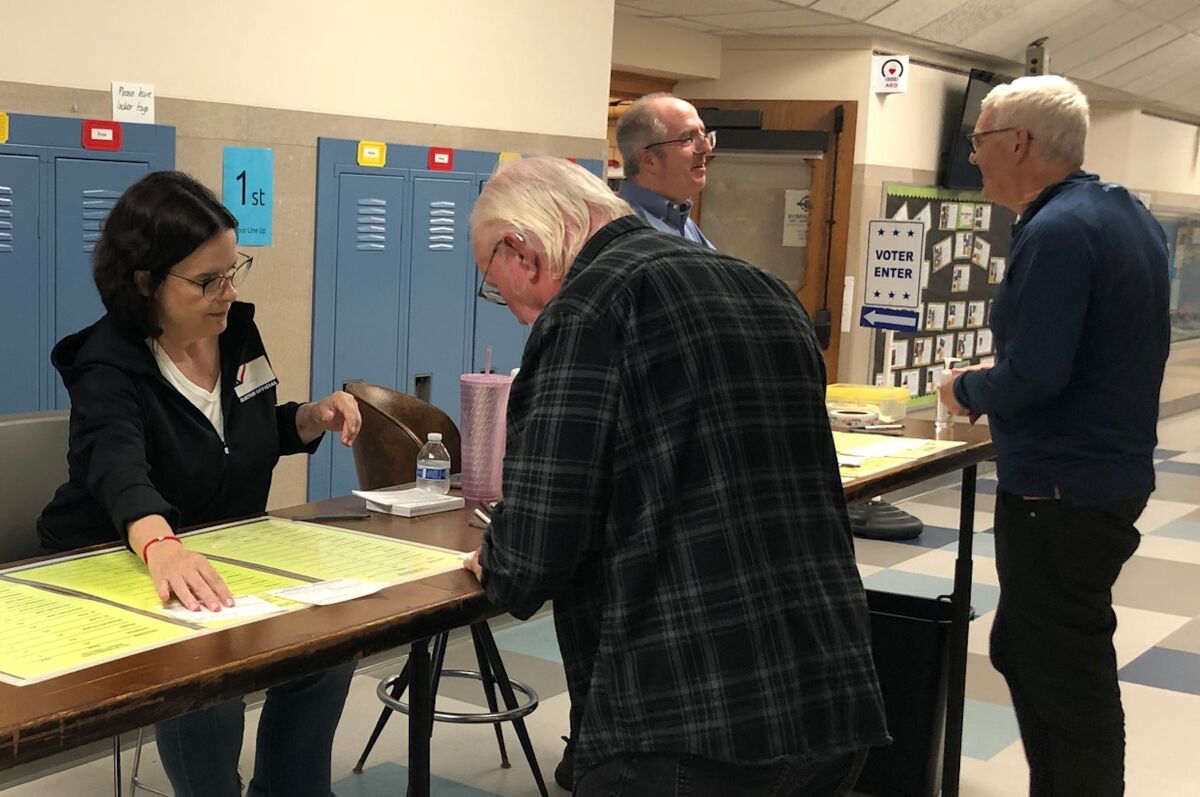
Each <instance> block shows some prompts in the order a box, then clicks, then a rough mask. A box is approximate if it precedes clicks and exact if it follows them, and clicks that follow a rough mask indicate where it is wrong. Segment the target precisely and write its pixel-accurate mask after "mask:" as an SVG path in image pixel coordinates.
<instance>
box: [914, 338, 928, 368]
mask: <svg viewBox="0 0 1200 797" xmlns="http://www.w3.org/2000/svg"><path fill="white" fill-rule="evenodd" d="M932 360H933V339H932V338H914V339H913V350H912V364H913V365H929V363H930V362H932Z"/></svg>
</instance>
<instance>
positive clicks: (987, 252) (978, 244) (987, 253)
mask: <svg viewBox="0 0 1200 797" xmlns="http://www.w3.org/2000/svg"><path fill="white" fill-rule="evenodd" d="M991 254H992V245H991V244H990V243H988V242H987V241H986V240H984V237H983V236H982V235H976V236H975V247H974V249H972V251H971V262H972V263H974V264H975V265H977V266H979V267H980V268H987V267H988V258H989V257H991Z"/></svg>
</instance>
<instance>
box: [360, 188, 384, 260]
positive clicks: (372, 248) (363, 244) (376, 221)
mask: <svg viewBox="0 0 1200 797" xmlns="http://www.w3.org/2000/svg"><path fill="white" fill-rule="evenodd" d="M387 204H388V202H387V200H386V199H372V198H367V199H360V200H358V219H357V224H358V226H357V228H356V229H355V231H354V235H355V238H354V240H355V248H356V249H357V250H358V251H360V252H382V251H383V250H384V249H385V248H387V236H388V218H387Z"/></svg>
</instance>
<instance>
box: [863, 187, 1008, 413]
mask: <svg viewBox="0 0 1200 797" xmlns="http://www.w3.org/2000/svg"><path fill="white" fill-rule="evenodd" d="M883 193H884V195H883V204H884V217H885V218H887V219H891V220H894V221H920V222H922V223H923V224H924V225H925V252H924V257H923V259H922V262H921V302H920V304H919V306H918V308H917V309H918V312H919V314H920V315H919V325H918V328H917V331H916V332H895V333H893V338H892V345H891V347H890V349H889V348H888V347H887V346H886V339H885V338H886V336H885V333H884V331H883V330H877V331H876V333H875V335H874V341H873V346H872V352H873V353H872V358H871V374H870V376H871V381H872V383H873V384H876V385H882V384H884V358H885V357H887V358H889V359H890V360H891V364H892V379H891V384H892V385H893V386H896V387H905V388H908V394H909V397H910V406H924V405H926V404H930V403H932V402H933V401H935V400H936V397H935V395H934V394H935V390H934V378H935V375H936V373H937V370H938V368H944V367H946V363H947V362H953V363H957V364H960V365H961V364H964V363H970V364H975V363H989V362H991V359H992V357H993V346H994V344H993V341H992V330H991V328H990V326H989V322H990V320H991V311H992V300H993V299H994V298H995V296H996V291H997V290H999V288H1000V283H1001V282H1002V281H1003V280H1004V272H1005V270H1006V268H1007V267H1008V255H1009V248H1010V245H1011V242H1012V225H1013V222H1014V221H1015V220H1016V217H1015V215H1014V214H1013V212H1012V211H1011V210H1008V209H1007V208H1004V207H1001V206H999V205H995V204H993V203H991V202H988V201H987V200H986V199H984V198H983V195H982V194H980V193H978V192H974V191H948V190H945V189H940V188H926V187H921V186H910V185H899V184H890V183H889V184H885V186H884V192H883Z"/></svg>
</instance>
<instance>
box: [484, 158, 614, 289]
mask: <svg viewBox="0 0 1200 797" xmlns="http://www.w3.org/2000/svg"><path fill="white" fill-rule="evenodd" d="M632 214H633V209H632V208H630V207H629V203H627V202H626V201H625V200H623V199H621V198H620V197H619V196H617V195H616V194H614V193H613V191H612V189H611V188H609V187H608V186H607V185H606V184H605V183H604V181H603V180H601V179H600V178H599V177H597V176H596V175H594V174H592V173H591V172H589V171H588V170H587V169H584V168H583V167H582V166H580V165H579V164H577V163H572V162H571V161H569V160H567V159H565V158H555V157H551V156H549V155H537V156H534V157H532V158H523V159H521V160H517V161H510V162H509V163H507V164H504V165H501V166H500V168H499V169H497V170H496V173H495V174H494V175H492V178H491V179H490V180H488V182H487V184H486V185H485V186H484V187H483V191H482V192H481V193H480V194H479V199H477V200H475V208H474V210H472V211H471V230H472V234H474V232H475V231H476V230H478V229H480V228H482V227H486V226H498V227H503V228H505V229H508V230H512V231H514V232H517V233H519V234H520V235H522V236H523V237H524V238H526V239H527V240H529V239H532V240H534V241H536V242H537V243H538V244H540V245H541V247H542V249H543V251H545V253H546V257H547V259H548V261H549V262H548V263H547V266H548V268H549V270H550V274H551V275H552V276H554V277H555V278H561V277H562V276H563V275H564V274H566V272H567V270H568V269H569V268H570V267H571V264H572V263H574V262H575V257H576V256H577V255H578V254H579V250H580V249H582V248H583V244H584V241H586V240H587V237H588V232H589V231H590V230H591V228H592V225H593V224H594V223H596V222H599V223H601V224H607V223H608V222H610V221H612V220H614V219H619V218H621V217H622V216H629V215H632Z"/></svg>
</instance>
